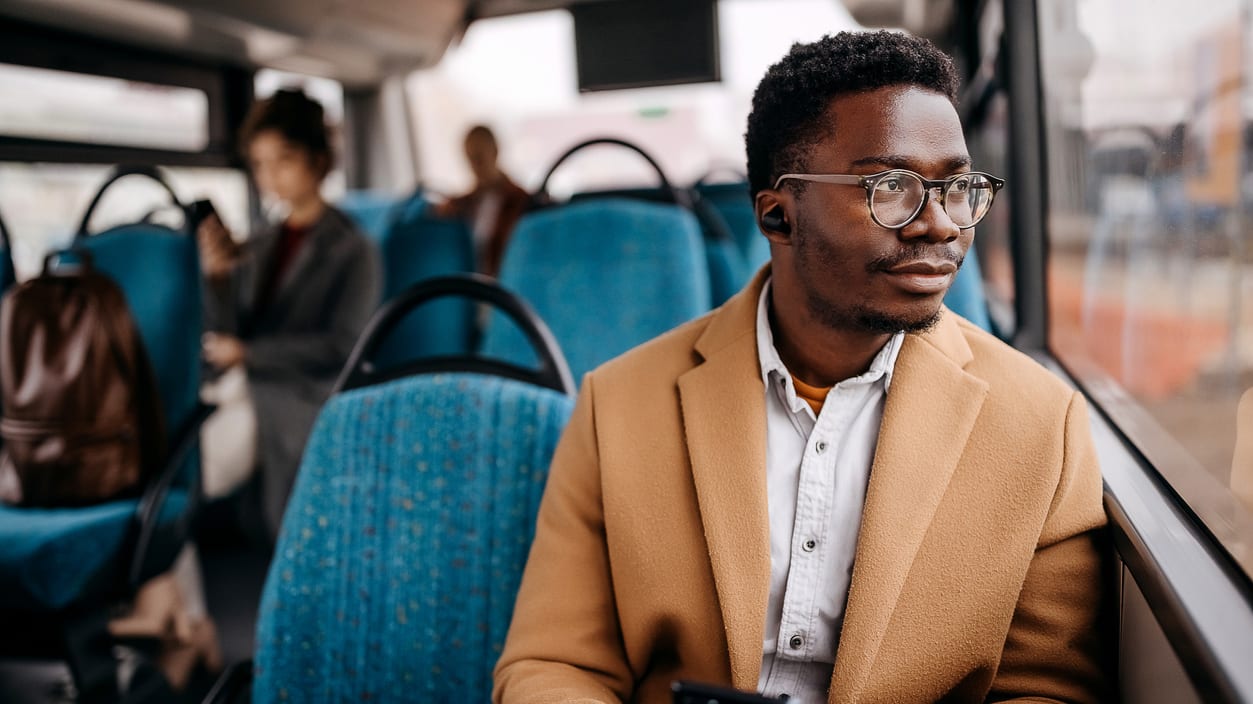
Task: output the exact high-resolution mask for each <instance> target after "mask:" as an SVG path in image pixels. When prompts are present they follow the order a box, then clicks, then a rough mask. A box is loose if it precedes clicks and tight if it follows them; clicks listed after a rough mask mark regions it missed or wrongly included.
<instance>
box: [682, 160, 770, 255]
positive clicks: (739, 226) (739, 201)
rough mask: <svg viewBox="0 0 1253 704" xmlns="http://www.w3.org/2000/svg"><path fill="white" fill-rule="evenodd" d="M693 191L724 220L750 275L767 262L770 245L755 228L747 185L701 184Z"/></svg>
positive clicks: (741, 183) (743, 183)
mask: <svg viewBox="0 0 1253 704" xmlns="http://www.w3.org/2000/svg"><path fill="white" fill-rule="evenodd" d="M694 190H695V191H696V192H697V193H699V194H700V196H701V198H703V199H704V200H705V201H706V202H707V203H709V204H710V205H712V206H713V207H714V209H716V210H717V211H718V214H719V215H721V216H722V219H723V220H725V221H726V223H727V227H729V228H730V230H731V234H732V236H733V237H734V238H735V243H736V245H738V246H739V248H740V252H741V253H742V254H743V255H744V260H745V265H746V266H747V268H748V270H749V271H750V273H751V272H756V271H757V270H758V269H760V268H761V267H762V266H763V265H764V264H765V263H766V262H768V261H770V243H769V241H767V240H766V237H765V235H763V234H761V230H760V229H758V227H757V216H756V214H755V213H754V212H753V201H752V198H751V197H750V195H749V192H748V184H747V183H745V182H740V183H714V184H706V183H702V184H697V185H696V186H695V188H694Z"/></svg>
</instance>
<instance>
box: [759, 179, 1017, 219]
mask: <svg viewBox="0 0 1253 704" xmlns="http://www.w3.org/2000/svg"><path fill="white" fill-rule="evenodd" d="M788 179H796V180H797V181H816V182H818V183H834V184H839V185H845V186H861V187H862V188H865V189H866V204H867V205H868V206H869V207H870V217H872V218H874V221H875V222H876V223H877V224H878V225H879V226H880V227H886V228H888V229H890V230H895V229H899V228H902V227H905V226H906V225H908V224H909V223H911V222H913V221H914V218H916V217H918V214H919V213H921V212H922V209H923V208H925V207H927V201H928V200H929V199H930V198H931V191H932V190H934V189H937V188H938V189H940V204H941V205H943V206H944V212H945V213H947V214H948V216H949V218H950V219H952V221H953V224H955V225H957V226H958V227H960V228H961V229H963V230H964V229H966V228H969V227H974V226H975V225H976V224H978V222H979V221H980V220H982V219H983V216H984V215H987V214H988V209H989V208H991V207H992V200H993V199H994V198H995V197H996V194H997V192H998V191H1000V190H1001V188H1002V187H1003V186H1004V185H1005V181H1004V179H999V178H997V177H995V176H993V175H992V174H985V173H983V172H982V171H970V172H968V173H964V174H957V175H956V176H950V177H948V178H945V179H940V180H933V179H928V178H923V177H922V176H921V175H920V174H916V173H914V172H913V171H908V170H906V169H890V170H888V171H881V172H879V173H877V174H870V175H869V176H854V175H849V174H783V175H782V176H780V177H779V179H778V180H777V181H775V182H774V187H775V188H776V189H777V188H778V187H779V184H781V183H783V182H784V181H786V180H788Z"/></svg>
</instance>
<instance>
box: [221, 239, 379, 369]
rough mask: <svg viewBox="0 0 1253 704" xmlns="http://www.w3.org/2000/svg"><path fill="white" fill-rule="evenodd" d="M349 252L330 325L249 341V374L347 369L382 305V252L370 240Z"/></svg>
mask: <svg viewBox="0 0 1253 704" xmlns="http://www.w3.org/2000/svg"><path fill="white" fill-rule="evenodd" d="M357 242H358V246H357V247H356V248H355V249H353V250H350V251H349V252H347V253H346V254H345V255H344V257H343V259H344V264H343V269H342V271H341V274H340V275H339V276H338V277H337V278H336V279H334V280H333V283H332V284H331V285H332V286H333V287H334V288H335V291H334V293H333V294H332V295H331V297H330V300H331V301H332V302H333V303H332V306H331V310H330V311H329V312H328V315H327V325H326V327H325V328H324V329H322V330H321V331H319V332H316V333H291V334H276V335H265V336H258V337H257V338H255V339H253V340H250V341H249V342H248V343H247V352H246V353H245V357H244V365H245V366H246V367H247V369H248V371H249V372H257V371H260V372H274V371H278V372H282V371H292V370H295V371H299V372H302V373H307V374H313V375H328V374H334V373H336V372H338V371H339V370H340V368H341V367H343V365H344V362H345V361H346V360H347V359H348V355H349V354H350V353H351V352H352V348H353V346H354V345H355V344H356V343H357V337H358V336H359V335H360V334H361V331H362V330H363V329H364V328H365V325H366V323H367V322H369V320H370V316H371V315H373V313H374V310H375V309H376V308H377V307H378V304H379V297H380V295H381V292H382V273H381V266H380V263H379V254H378V252H377V251H375V248H374V247H373V246H372V245H371V244H370V243H369V242H367V241H366V240H365V239H364V238H361V237H358V238H357Z"/></svg>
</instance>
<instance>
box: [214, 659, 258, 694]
mask: <svg viewBox="0 0 1253 704" xmlns="http://www.w3.org/2000/svg"><path fill="white" fill-rule="evenodd" d="M251 690H252V661H251V660H244V661H243V662H237V663H235V664H234V665H231V666H230V667H228V668H226V672H223V673H222V676H221V677H219V678H218V681H217V682H214V683H213V689H210V690H209V693H208V694H206V695H205V698H204V701H203V702H202V704H248V703H249V702H251V701H252V691H251Z"/></svg>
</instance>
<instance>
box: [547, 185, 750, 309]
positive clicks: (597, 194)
mask: <svg viewBox="0 0 1253 704" xmlns="http://www.w3.org/2000/svg"><path fill="white" fill-rule="evenodd" d="M687 195H688V196H691V197H690V198H689V200H690V205H691V209H692V212H693V213H694V214H695V215H696V218H697V221H698V222H699V223H700V230H701V236H702V237H703V239H704V242H703V244H704V248H705V267H706V268H707V269H708V271H709V298H710V305H711V307H717V306H720V305H722V304H723V303H725V302H726V300H727V299H728V298H730V297H731V296H733V295H735V294H736V293H738V292H739V290H740V289H741V288H743V287H744V285H745V284H747V283H748V280H749V279H750V278H752V274H753V272H754V271H755V269H752V270H750V269H749V267H748V263H747V262H745V260H744V255H743V254H742V253H741V252H740V251H739V247H738V246H737V245H736V244H735V242H734V238H733V236H732V234H733V233H732V230H731V227H730V224H729V223H727V222H726V219H725V218H724V217H723V216H722V213H720V212H719V211H718V210H717V209H716V208H714V207H712V205H711V204H709V203H705V202H702V199H701V197H700V196H699V195H694V196H693V195H692V194H690V193H688V194H687ZM604 198H626V199H630V200H644V201H649V202H653V203H674V199H675V191H674V190H673V189H670V188H667V187H637V188H619V189H614V190H604V191H587V192H582V193H576V194H574V195H573V196H571V197H570V202H572V203H573V202H579V201H585V200H591V199H604Z"/></svg>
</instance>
